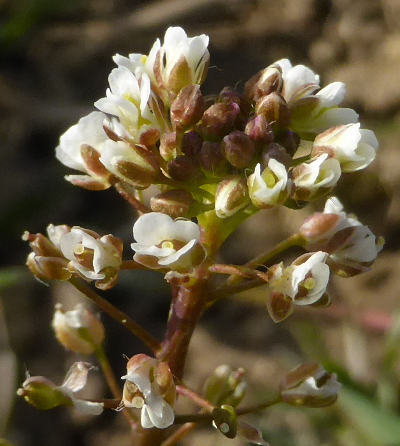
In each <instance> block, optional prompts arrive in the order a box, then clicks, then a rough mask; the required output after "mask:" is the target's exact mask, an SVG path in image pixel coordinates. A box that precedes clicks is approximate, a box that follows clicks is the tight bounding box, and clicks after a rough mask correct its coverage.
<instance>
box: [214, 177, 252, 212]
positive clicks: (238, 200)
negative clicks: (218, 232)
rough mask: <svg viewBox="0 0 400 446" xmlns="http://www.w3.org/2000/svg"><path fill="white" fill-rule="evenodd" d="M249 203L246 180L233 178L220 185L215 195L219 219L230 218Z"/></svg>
mask: <svg viewBox="0 0 400 446" xmlns="http://www.w3.org/2000/svg"><path fill="white" fill-rule="evenodd" d="M248 203H249V195H248V193H247V184H246V180H245V179H244V178H242V177H241V176H240V175H236V176H233V177H231V178H227V179H225V180H223V181H221V182H220V183H219V184H218V187H217V192H216V194H215V213H216V214H217V216H218V217H219V218H228V217H231V216H232V215H233V214H235V213H236V212H237V211H239V210H240V209H243V208H244V207H245V206H247V205H248Z"/></svg>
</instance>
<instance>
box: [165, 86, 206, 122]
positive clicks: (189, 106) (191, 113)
mask: <svg viewBox="0 0 400 446" xmlns="http://www.w3.org/2000/svg"><path fill="white" fill-rule="evenodd" d="M203 112H204V99H203V95H202V94H201V91H200V85H197V84H196V85H187V86H186V87H184V88H182V90H181V91H180V92H179V94H178V96H177V97H176V98H175V100H174V101H173V102H172V104H171V110H170V114H171V122H172V125H173V126H174V128H176V129H183V130H185V129H187V128H189V127H191V126H193V125H194V124H196V123H197V121H199V120H200V119H201V117H202V115H203Z"/></svg>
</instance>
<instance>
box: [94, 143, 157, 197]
mask: <svg viewBox="0 0 400 446" xmlns="http://www.w3.org/2000/svg"><path fill="white" fill-rule="evenodd" d="M100 161H101V163H102V164H103V165H104V166H105V167H106V168H107V169H108V170H109V171H110V172H112V173H113V174H114V175H115V176H116V177H118V178H120V179H122V180H123V181H126V182H127V183H129V184H130V185H132V186H134V187H138V188H146V187H148V186H149V185H150V184H151V183H152V182H153V181H155V180H156V178H157V176H158V174H159V172H160V168H159V164H158V161H157V158H156V156H155V155H154V153H153V152H152V151H151V150H149V149H147V148H146V147H144V146H142V145H139V144H130V143H128V142H126V141H112V140H108V141H107V142H106V143H105V144H104V147H103V151H102V154H101V157H100Z"/></svg>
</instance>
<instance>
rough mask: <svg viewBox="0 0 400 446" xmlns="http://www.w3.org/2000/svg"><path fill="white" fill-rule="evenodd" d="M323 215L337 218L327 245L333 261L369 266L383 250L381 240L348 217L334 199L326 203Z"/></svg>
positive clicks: (354, 219)
mask: <svg viewBox="0 0 400 446" xmlns="http://www.w3.org/2000/svg"><path fill="white" fill-rule="evenodd" d="M324 214H337V215H338V216H339V221H338V223H337V224H336V227H335V233H334V234H332V236H331V242H330V243H329V245H328V249H330V250H329V252H330V253H331V255H330V257H331V258H332V259H333V260H334V261H336V262H337V263H339V264H340V263H342V264H343V263H344V264H346V263H349V264H351V265H353V266H356V264H357V263H360V264H367V265H368V264H371V263H372V262H373V261H374V260H375V259H376V256H377V255H378V253H379V252H380V251H381V250H382V248H383V240H382V239H378V240H377V239H376V237H375V235H374V234H373V233H372V231H371V230H370V229H369V228H368V226H365V225H363V224H362V223H360V222H359V221H358V220H357V219H356V218H352V217H349V216H348V215H347V214H346V213H345V212H344V211H343V205H342V203H341V202H340V201H339V200H338V199H337V198H336V197H331V198H329V199H328V200H327V201H326V204H325V209H324ZM336 234H337V236H336V240H335V237H334V236H335V235H336ZM344 235H347V237H344Z"/></svg>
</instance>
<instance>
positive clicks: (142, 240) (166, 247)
mask: <svg viewBox="0 0 400 446" xmlns="http://www.w3.org/2000/svg"><path fill="white" fill-rule="evenodd" d="M133 237H134V238H135V240H136V243H132V244H131V247H132V249H133V250H134V251H135V252H136V254H135V255H134V260H135V261H136V262H138V263H141V264H143V265H146V266H148V267H150V268H156V269H157V268H168V269H171V270H174V269H176V270H182V269H188V268H190V267H191V266H192V265H193V262H194V261H195V260H196V259H195V258H194V257H198V248H200V245H199V240H200V229H199V226H198V225H197V224H196V223H193V222H191V221H189V220H173V219H172V218H171V217H170V216H168V215H166V214H162V213H161V212H149V213H148V214H144V215H142V216H140V217H139V218H138V219H137V221H136V223H135V224H134V226H133ZM196 248H197V249H196Z"/></svg>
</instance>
